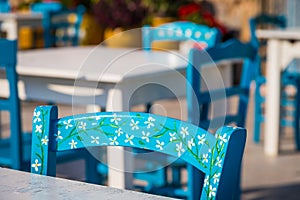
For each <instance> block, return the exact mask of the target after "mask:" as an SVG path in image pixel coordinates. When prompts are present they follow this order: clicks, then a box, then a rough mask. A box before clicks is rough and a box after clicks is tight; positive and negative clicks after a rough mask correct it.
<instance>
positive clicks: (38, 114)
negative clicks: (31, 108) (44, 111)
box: [33, 111, 41, 123]
mask: <svg viewBox="0 0 300 200" xmlns="http://www.w3.org/2000/svg"><path fill="white" fill-rule="evenodd" d="M40 115H41V112H40V111H38V112H34V113H33V116H34V119H33V123H36V122H40V121H41V118H40Z"/></svg>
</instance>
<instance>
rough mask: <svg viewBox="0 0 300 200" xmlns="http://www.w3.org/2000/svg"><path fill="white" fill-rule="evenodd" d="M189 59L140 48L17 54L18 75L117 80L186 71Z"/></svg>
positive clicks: (48, 50)
mask: <svg viewBox="0 0 300 200" xmlns="http://www.w3.org/2000/svg"><path fill="white" fill-rule="evenodd" d="M186 66H187V61H186V58H184V57H183V56H181V55H180V54H177V53H176V52H174V51H173V52H162V51H160V52H151V53H150V52H147V51H142V50H140V49H125V48H124V49H110V48H105V47H78V48H77V47H65V48H55V49H46V50H45V49H44V50H31V51H24V52H19V53H18V66H17V72H18V74H19V75H26V76H37V77H45V76H46V77H56V78H64V79H66V78H67V79H73V80H74V79H77V78H84V79H85V80H88V81H97V82H100V81H101V82H110V83H118V82H120V81H123V80H125V79H127V78H131V79H132V78H134V77H137V76H138V77H141V76H147V77H149V76H151V75H153V74H157V73H160V74H161V73H163V72H168V73H169V72H170V69H171V70H174V71H176V70H180V69H181V70H184V69H185V68H186Z"/></svg>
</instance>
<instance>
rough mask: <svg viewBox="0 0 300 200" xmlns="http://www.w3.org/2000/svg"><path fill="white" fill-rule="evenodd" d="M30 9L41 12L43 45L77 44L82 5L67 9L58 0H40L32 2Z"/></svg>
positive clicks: (82, 10) (83, 10) (83, 11)
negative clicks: (53, 0) (55, 0)
mask: <svg viewBox="0 0 300 200" xmlns="http://www.w3.org/2000/svg"><path fill="white" fill-rule="evenodd" d="M31 10H32V11H33V12H39V13H42V14H43V29H44V40H45V47H53V46H62V45H72V46H77V45H78V43H79V42H78V41H79V30H80V25H81V22H82V18H83V14H84V13H85V10H86V9H85V7H84V6H82V5H79V6H77V7H76V9H74V10H68V9H65V8H64V7H63V5H62V4H61V3H59V2H41V3H35V4H32V6H31Z"/></svg>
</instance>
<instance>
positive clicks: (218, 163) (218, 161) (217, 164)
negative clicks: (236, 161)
mask: <svg viewBox="0 0 300 200" xmlns="http://www.w3.org/2000/svg"><path fill="white" fill-rule="evenodd" d="M221 164H222V159H220V157H219V156H218V157H217V162H216V164H215V166H218V167H222V165H221Z"/></svg>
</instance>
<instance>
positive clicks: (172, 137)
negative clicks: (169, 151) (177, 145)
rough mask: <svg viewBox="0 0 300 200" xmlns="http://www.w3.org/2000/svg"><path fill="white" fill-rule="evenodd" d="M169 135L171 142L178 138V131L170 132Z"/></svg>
mask: <svg viewBox="0 0 300 200" xmlns="http://www.w3.org/2000/svg"><path fill="white" fill-rule="evenodd" d="M169 135H170V142H173V141H174V140H176V137H175V135H176V132H174V133H169Z"/></svg>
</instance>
